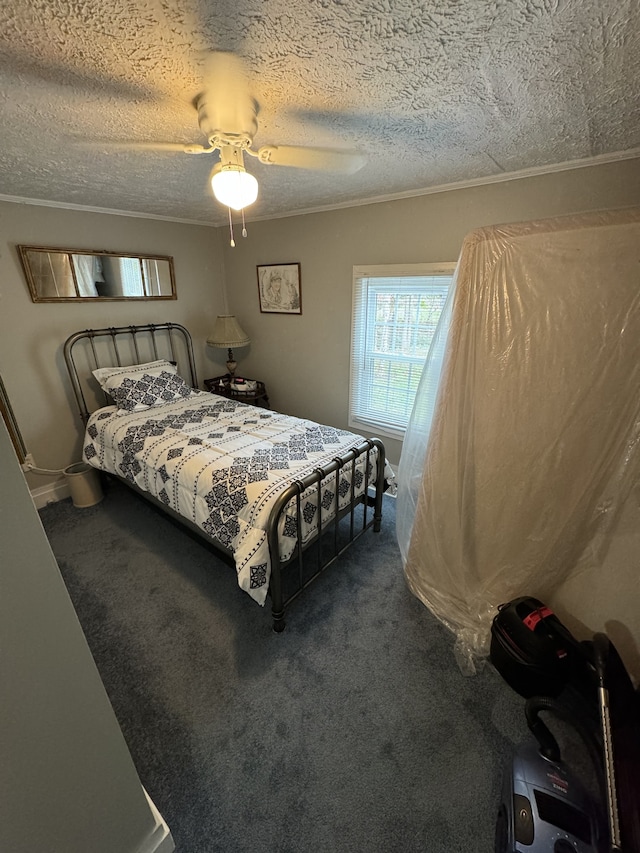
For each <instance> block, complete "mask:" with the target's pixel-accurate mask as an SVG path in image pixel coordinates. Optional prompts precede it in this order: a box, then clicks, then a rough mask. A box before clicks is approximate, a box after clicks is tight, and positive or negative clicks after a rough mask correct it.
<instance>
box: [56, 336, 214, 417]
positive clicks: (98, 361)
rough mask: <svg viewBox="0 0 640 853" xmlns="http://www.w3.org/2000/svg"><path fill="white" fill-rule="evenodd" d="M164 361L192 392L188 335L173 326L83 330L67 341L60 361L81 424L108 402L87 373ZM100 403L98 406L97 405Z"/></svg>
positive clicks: (192, 368)
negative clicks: (100, 368)
mask: <svg viewBox="0 0 640 853" xmlns="http://www.w3.org/2000/svg"><path fill="white" fill-rule="evenodd" d="M159 358H166V359H167V361H173V362H175V363H176V364H177V366H178V372H179V373H180V375H181V376H182V377H183V379H185V380H186V381H187V382H189V384H190V385H191V387H192V388H197V387H198V378H197V376H196V365H195V360H194V357H193V344H192V341H191V335H190V334H189V332H188V331H187V329H185V327H184V326H180V325H178V324H177V323H158V324H154V323H148V324H146V325H144V326H117V327H114V326H111V327H110V328H107V329H85V330H84V331H82V332H76V333H75V334H73V335H71V336H70V337H68V338H67V340H66V341H65V343H64V360H65V362H66V364H67V370H68V371H69V377H70V379H71V386H72V388H73V393H74V394H75V398H76V401H77V404H78V410H79V412H80V417H81V418H82V422H83V423H86V422H87V420H88V418H89V415H90V414H91V412H93V411H95V409H98V408H100V407H101V406H105V405H108V404H109V403H110V402H111V401H110V400H109V398H108V397H107V395H106V394H104V392H102V391H100V389H99V387H98V383H97V382H96V381H95V380H94V378H93V376H92V374H91V371H92V370H95V369H96V368H98V367H127V366H129V365H131V364H144V363H145V362H147V361H156V360H157V359H159ZM101 400H102V402H101Z"/></svg>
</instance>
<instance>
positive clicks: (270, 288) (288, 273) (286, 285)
mask: <svg viewBox="0 0 640 853" xmlns="http://www.w3.org/2000/svg"><path fill="white" fill-rule="evenodd" d="M257 272H258V299H259V301H260V311H261V312H262V313H263V314H302V291H301V285H300V264H296V263H293V264H264V265H259V266H258V267H257Z"/></svg>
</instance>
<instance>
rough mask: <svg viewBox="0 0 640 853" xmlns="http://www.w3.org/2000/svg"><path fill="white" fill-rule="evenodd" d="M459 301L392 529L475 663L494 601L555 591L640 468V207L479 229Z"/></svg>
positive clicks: (434, 605)
mask: <svg viewBox="0 0 640 853" xmlns="http://www.w3.org/2000/svg"><path fill="white" fill-rule="evenodd" d="M449 308H450V310H449V311H448V310H445V312H443V318H442V320H441V325H440V328H439V330H438V331H437V333H436V336H435V338H434V342H433V345H432V347H431V350H430V352H429V355H428V358H427V363H426V366H425V370H424V373H423V377H422V380H421V383H420V388H419V390H418V396H417V399H416V404H415V407H414V411H413V414H412V418H411V422H410V424H409V428H408V430H407V434H406V437H405V442H404V445H403V451H402V457H401V461H400V466H399V475H398V481H399V482H398V513H397V515H398V527H397V532H398V541H399V544H400V550H401V553H402V558H403V563H404V568H405V574H406V578H407V581H408V584H409V586H410V588H411V590H412V591H413V592H414V594H415V595H416V596H417V597H418V598H420V599H421V600H422V601H423V602H424V604H426V605H427V607H429V609H430V610H432V612H433V613H434V614H435V615H436V616H437V617H438V618H439V619H440V620H441V621H442V622H444V623H445V624H446V625H447V626H448V627H449V628H450V629H451V630H452V631H453V632H454V633H455V634H456V638H457V640H456V649H455V651H456V657H457V659H458V662H459V664H460V666H461V668H462V670H463V671H464V672H468V673H472V672H474V671H475V668H476V665H477V664H478V663H479V662H480V661H481V659H482V658H483V657H484V656H486V655H487V653H488V647H489V641H490V626H491V620H492V618H493V616H494V614H495V612H496V608H497V606H498V605H499V604H501V603H502V602H505V601H508V600H510V599H512V598H514V597H516V596H517V595H523V594H524V595H534V596H536V597H538V598H541V599H542V600H545V599H546V598H548V597H549V595H550V594H551V593H552V592H553V591H554V590H555V589H556V588H557V587H558V586H559V585H560V584H561V583H562V582H563V581H564V580H566V579H567V578H568V577H570V576H571V575H572V572H575V571H578V568H577V564H578V561H579V558H580V555H581V554H582V553H583V552H584V551H585V549H586V548H587V547H590V548H595V547H597V548H600V549H606V547H607V544H608V536H609V531H610V530H611V529H612V526H613V523H614V520H615V518H616V517H617V514H618V512H619V510H620V509H621V508H622V506H623V505H624V501H625V500H626V499H627V497H628V496H629V493H630V490H631V487H632V486H633V484H634V483H637V482H638V476H639V474H640V441H639V437H640V208H634V209H627V210H624V211H615V212H608V213H602V214H585V215H581V216H575V217H563V218H559V219H554V220H546V221H539V222H530V223H524V224H515V225H505V226H499V227H490V228H482V229H479V230H477V231H474V232H472V233H471V234H470V235H469V236H468V237H467V238H466V239H465V241H464V244H463V248H462V252H461V255H460V259H459V262H458V267H457V270H456V276H455V285H454V291H453V297H452V300H451V305H450V306H449ZM440 374H441V375H440ZM436 389H437V393H436ZM614 615H615V614H612V616H614Z"/></svg>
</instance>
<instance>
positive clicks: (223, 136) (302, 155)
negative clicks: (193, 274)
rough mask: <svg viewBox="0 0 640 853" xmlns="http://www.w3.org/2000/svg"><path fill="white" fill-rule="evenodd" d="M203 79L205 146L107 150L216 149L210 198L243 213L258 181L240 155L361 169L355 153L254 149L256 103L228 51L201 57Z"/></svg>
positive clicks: (199, 102) (200, 106)
mask: <svg viewBox="0 0 640 853" xmlns="http://www.w3.org/2000/svg"><path fill="white" fill-rule="evenodd" d="M204 79H205V88H204V90H203V91H202V92H201V93H200V94H199V95H198V96H197V98H196V99H195V101H194V107H195V108H196V110H197V113H198V124H199V126H200V130H201V131H202V133H203V134H204V135H205V137H206V139H207V142H208V144H207V145H201V144H199V143H189V144H186V145H182V144H180V143H171V142H168V143H152V142H149V143H147V142H140V143H135V142H131V143H112V144H110V146H109V147H113V146H114V145H115V146H116V147H122V146H123V145H124V146H125V147H127V148H143V149H147V150H160V151H162V150H164V151H182V152H184V153H185V154H211V153H213V152H215V151H218V152H219V154H220V156H219V160H218V162H217V163H216V164H215V166H214V167H213V170H212V172H211V175H210V178H209V179H210V182H211V186H212V189H213V194H214V196H215V197H216V199H217V200H218V201H219V202H220V203H221V204H223V205H225V207H228V208H230V209H231V208H232V209H234V210H242V211H244V208H246V207H248V206H249V205H250V204H253V203H254V202H255V200H256V198H257V196H258V181H257V180H256V178H255V177H254V175H252V174H251V173H250V172H247V170H246V169H245V165H244V155H245V154H248V155H250V156H252V157H256V158H257V159H258V160H259V161H260V162H261V163H264V164H266V165H273V166H292V167H294V168H299V169H314V170H323V171H334V172H341V173H343V174H353V173H354V172H356V171H358V169H360V168H362V166H364V164H365V162H366V157H365V156H364V155H363V154H361V153H359V152H354V151H344V150H338V149H331V148H307V147H298V146H292V145H263V146H262V147H260V148H258V149H257V150H254V148H253V140H254V136H255V135H256V133H257V130H258V112H259V105H258V102H257V101H256V100H255V98H254V97H253V96H252V95H251V92H250V88H249V80H248V75H247V73H246V69H245V66H244V63H243V61H242V60H241V59H240V58H239V57H238V56H236V55H235V54H232V53H225V52H220V51H215V52H212V53H209V54H207V56H206V58H205V76H204ZM229 216H231V210H230V211H229ZM232 245H233V240H232Z"/></svg>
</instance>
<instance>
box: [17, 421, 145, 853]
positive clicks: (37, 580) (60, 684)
mask: <svg viewBox="0 0 640 853" xmlns="http://www.w3.org/2000/svg"><path fill="white" fill-rule="evenodd" d="M0 470H1V471H2V485H3V488H2V494H1V495H0V553H1V554H2V594H0V669H1V671H2V703H1V705H0V743H2V770H1V771H0V850H4V851H7V853H8V851H11V853H34V851H45V850H46V851H47V853H87V851H89V850H90V851H92V853H114V851H119V853H129V851H137V850H141V849H143V847H144V849H147V850H148V849H151V848H150V847H149V846H148V840H149V838H150V837H151V836H152V835H153V833H154V828H155V826H156V820H155V818H154V816H153V814H152V812H151V810H150V807H149V804H148V802H147V799H146V797H145V795H144V792H143V790H142V786H141V784H140V781H139V779H138V775H137V773H136V770H135V768H134V766H133V762H132V760H131V757H130V755H129V752H128V750H127V747H126V744H125V742H124V738H123V736H122V733H121V731H120V728H119V726H118V723H117V721H116V718H115V715H114V713H113V710H112V708H111V705H110V703H109V700H108V698H107V695H106V693H105V691H104V687H103V686H102V682H101V681H100V677H99V675H98V672H97V670H96V667H95V664H94V662H93V658H92V657H91V653H90V651H89V648H88V646H87V643H86V641H85V638H84V635H83V633H82V630H81V628H80V625H79V623H78V619H77V617H76V614H75V612H74V610H73V607H72V605H71V601H70V600H69V596H68V595H67V591H66V589H65V586H64V583H63V581H62V577H61V576H60V572H59V570H58V566H57V563H56V561H55V558H54V556H53V554H52V553H51V548H50V547H49V543H48V542H47V538H46V536H45V533H44V530H43V529H42V525H41V523H40V519H39V518H38V515H37V513H36V511H35V509H34V506H33V502H32V500H31V496H30V494H29V491H28V488H27V484H26V482H25V478H24V476H23V474H22V471H21V470H20V467H19V465H18V461H17V459H16V456H15V453H14V451H13V446H12V445H11V442H10V440H9V435H8V433H7V431H6V428H5V425H4V423H3V422H2V420H1V419H0Z"/></svg>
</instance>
